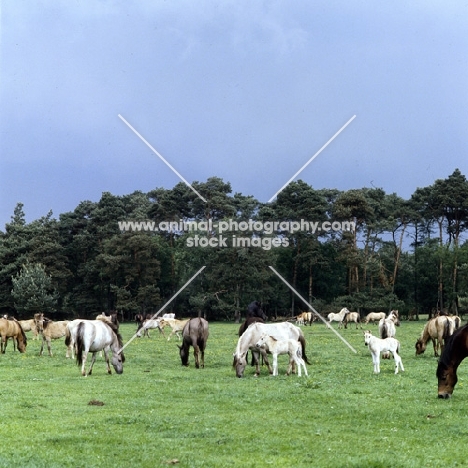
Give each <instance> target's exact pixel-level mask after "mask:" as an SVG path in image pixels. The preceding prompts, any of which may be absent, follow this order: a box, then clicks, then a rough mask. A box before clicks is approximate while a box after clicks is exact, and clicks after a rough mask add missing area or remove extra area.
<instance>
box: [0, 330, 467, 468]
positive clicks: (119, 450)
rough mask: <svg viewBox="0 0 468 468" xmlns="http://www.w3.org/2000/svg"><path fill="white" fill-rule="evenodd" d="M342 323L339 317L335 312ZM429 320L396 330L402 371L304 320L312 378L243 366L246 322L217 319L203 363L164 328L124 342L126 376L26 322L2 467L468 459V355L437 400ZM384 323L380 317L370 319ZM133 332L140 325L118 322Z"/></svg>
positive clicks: (7, 360)
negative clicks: (241, 370) (91, 362)
mask: <svg viewBox="0 0 468 468" xmlns="http://www.w3.org/2000/svg"><path fill="white" fill-rule="evenodd" d="M334 326H335V327H336V326H337V324H334ZM423 326H424V322H423V321H420V322H405V321H403V322H402V324H401V326H400V327H399V328H398V329H397V338H398V339H399V340H400V341H401V344H402V350H401V356H402V359H403V363H404V366H405V372H403V373H400V374H398V375H394V361H393V359H392V360H390V361H382V362H381V373H380V374H379V375H374V374H373V366H372V360H371V356H370V353H369V351H368V350H367V348H366V347H365V346H364V339H363V333H362V331H361V330H356V329H355V328H354V326H351V327H350V328H348V329H346V330H341V331H340V332H341V333H342V335H343V336H344V337H345V338H346V340H348V341H349V343H350V344H351V345H352V346H353V347H354V348H355V349H356V350H357V354H354V353H353V352H352V351H351V350H350V349H349V348H348V347H346V346H345V344H344V343H343V342H342V341H340V340H339V339H338V338H337V337H336V336H335V335H334V334H333V333H332V332H331V331H330V330H327V329H326V327H325V326H324V325H323V324H321V323H314V324H313V325H312V326H311V327H308V326H307V327H303V330H304V333H305V336H306V339H307V355H308V357H309V360H310V361H311V364H310V365H309V366H308V371H309V377H304V376H303V377H301V378H299V377H297V376H296V375H292V376H286V375H284V373H285V370H286V367H287V357H286V356H280V357H279V372H280V375H279V376H278V377H271V376H269V375H267V371H266V368H265V367H264V368H263V369H262V374H261V375H260V377H258V378H256V377H254V375H253V374H254V370H253V368H251V367H248V368H246V372H245V376H244V378H242V379H238V378H236V377H235V373H234V371H233V369H232V353H233V351H234V349H235V346H236V343H237V335H236V334H237V330H238V327H239V325H236V324H234V323H211V324H210V337H209V340H208V346H207V351H206V356H205V363H206V367H205V368H204V369H195V367H194V360H193V356H191V357H190V366H189V367H188V368H185V367H182V366H181V363H180V358H179V353H178V349H177V347H176V343H177V341H176V340H175V339H174V338H172V339H171V341H170V342H168V341H166V340H165V339H164V338H163V337H162V336H160V335H159V334H158V332H157V331H153V332H152V334H151V338H150V339H148V338H139V339H135V340H134V341H132V343H130V344H129V346H128V347H127V348H126V349H125V357H126V362H125V365H124V372H123V374H122V375H117V374H115V373H113V374H112V375H108V374H107V373H106V368H105V364H104V362H103V360H102V358H98V360H97V362H96V364H95V366H94V369H93V375H92V376H89V377H86V378H84V377H81V375H80V371H79V368H78V367H77V365H76V363H75V362H74V361H72V360H71V359H68V360H67V359H66V358H65V346H64V343H63V339H61V340H56V341H54V342H53V343H52V349H53V351H54V356H53V357H49V356H47V355H44V356H42V357H40V356H39V355H38V354H39V349H40V342H39V341H35V340H32V338H31V336H30V335H29V334H28V347H27V351H26V353H25V354H20V353H18V352H13V347H12V343H11V342H10V343H9V345H8V348H7V350H6V354H4V355H1V356H0V382H1V394H2V396H1V408H2V410H1V428H2V430H1V433H2V437H1V443H0V466H8V467H11V466H21V467H48V468H49V467H75V468H76V467H107V466H109V467H128V466H135V467H154V466H170V465H174V466H180V467H202V466H203V467H224V466H229V467H237V466H239V467H241V466H242V467H263V466H281V467H302V466H304V467H310V466H314V467H424V466H427V467H438V466H441V467H442V466H444V467H445V466H466V465H467V464H468V460H467V457H466V452H465V451H464V447H465V443H466V438H467V435H468V411H467V409H468V386H465V385H464V382H465V379H466V375H467V372H466V365H465V364H464V363H462V365H461V366H460V369H459V382H458V384H457V386H456V387H455V391H454V396H453V398H452V399H450V400H440V399H438V398H437V380H436V377H435V371H436V366H437V359H436V358H435V357H434V355H433V351H432V345H430V347H428V349H427V350H426V353H425V354H424V355H422V356H415V350H414V344H415V341H416V338H417V337H418V336H419V334H420V332H421V330H422V328H423ZM367 327H368V328H370V329H371V330H373V331H374V333H375V334H377V326H375V325H369V326H367ZM121 332H122V335H123V337H124V341H125V342H126V341H127V340H128V339H130V338H131V337H132V335H133V333H134V332H135V325H134V324H130V323H128V324H122V325H121Z"/></svg>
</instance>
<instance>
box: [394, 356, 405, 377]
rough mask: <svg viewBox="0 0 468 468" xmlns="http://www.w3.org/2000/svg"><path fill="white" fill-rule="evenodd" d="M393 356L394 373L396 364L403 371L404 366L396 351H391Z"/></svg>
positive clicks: (396, 370)
mask: <svg viewBox="0 0 468 468" xmlns="http://www.w3.org/2000/svg"><path fill="white" fill-rule="evenodd" d="M393 358H394V359H395V374H398V366H400V369H401V370H402V371H404V370H405V368H404V367H403V361H402V360H401V357H400V356H399V354H398V353H397V352H396V351H393Z"/></svg>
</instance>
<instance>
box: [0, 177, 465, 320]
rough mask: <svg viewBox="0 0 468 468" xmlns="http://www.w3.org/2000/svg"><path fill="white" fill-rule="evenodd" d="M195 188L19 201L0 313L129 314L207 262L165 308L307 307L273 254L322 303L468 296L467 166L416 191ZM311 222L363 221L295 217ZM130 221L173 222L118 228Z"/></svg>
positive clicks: (425, 310)
mask: <svg viewBox="0 0 468 468" xmlns="http://www.w3.org/2000/svg"><path fill="white" fill-rule="evenodd" d="M193 187H194V188H195V189H196V190H197V192H198V193H200V194H201V195H202V196H203V198H205V200H206V202H204V201H203V200H201V199H200V198H199V197H198V196H197V195H196V194H195V193H194V192H193V191H192V190H190V188H189V187H187V186H186V185H185V184H183V183H179V184H177V185H176V186H175V187H174V188H172V189H164V188H156V189H154V190H152V191H150V192H148V193H143V192H140V191H136V192H134V193H132V194H129V195H124V196H116V195H112V194H111V193H108V192H105V193H103V194H102V197H101V199H100V200H99V201H98V202H92V201H83V202H81V203H79V205H78V206H77V207H76V208H75V209H74V211H72V212H68V213H63V214H60V215H59V217H58V219H56V218H54V217H53V214H52V213H51V212H49V213H48V214H47V215H46V216H44V217H42V218H40V219H37V220H35V221H32V222H30V223H27V222H26V221H25V213H24V211H23V208H24V207H23V205H22V204H21V203H18V204H17V206H16V207H15V210H14V213H13V215H12V217H11V221H10V222H9V223H7V224H6V225H5V229H4V230H3V231H0V298H1V302H0V304H1V312H2V313H3V314H10V315H16V316H19V317H24V316H31V314H33V313H35V312H38V311H41V312H44V313H46V314H48V315H49V316H51V317H57V318H58V317H70V318H72V317H83V318H86V317H92V316H94V315H96V314H97V313H100V312H103V311H104V312H105V311H113V310H115V311H118V312H120V313H121V314H122V315H123V317H125V319H128V320H130V319H133V317H134V316H135V314H137V313H140V314H147V313H150V314H152V313H155V312H156V311H158V310H159V308H161V307H162V306H163V305H164V304H165V303H166V302H167V301H168V300H169V299H171V298H172V297H173V296H174V294H176V293H177V292H178V291H179V289H180V288H181V287H182V286H183V285H184V284H185V283H186V282H187V281H188V280H189V278H191V277H192V276H193V274H194V273H195V272H196V271H198V270H199V269H200V268H201V267H202V266H205V269H204V270H203V272H202V273H201V274H200V275H199V276H198V277H197V278H196V279H195V280H194V281H193V282H192V283H190V284H189V285H188V286H187V287H186V288H185V289H184V290H183V291H181V292H180V293H179V294H178V295H177V297H176V298H175V299H174V300H173V301H172V302H171V304H170V305H169V306H168V309H167V310H165V312H175V313H176V314H177V315H178V316H180V317H188V316H193V315H198V314H202V315H204V316H205V317H206V318H208V319H210V320H233V319H235V318H239V317H240V315H243V314H244V313H245V310H246V307H247V305H248V304H249V303H250V302H252V301H253V300H258V301H261V302H262V304H263V305H264V309H265V311H266V312H267V315H269V316H270V317H278V316H281V317H284V316H293V315H297V314H298V313H299V312H300V311H302V310H306V309H307V306H306V305H305V304H304V303H302V301H300V299H298V298H297V296H296V295H295V294H294V293H293V292H292V291H291V290H290V289H289V288H287V287H286V286H285V285H284V284H283V283H282V282H281V281H280V280H279V279H278V277H277V276H276V275H274V274H273V273H272V271H271V269H270V268H269V266H273V267H274V268H275V270H276V271H278V272H279V273H280V274H281V275H282V277H283V278H284V279H285V280H286V281H287V282H288V283H289V284H290V285H291V286H292V287H293V288H294V289H295V290H297V291H298V292H299V293H300V294H301V295H302V296H303V297H304V298H306V299H307V301H308V302H309V303H310V304H311V305H312V306H313V307H314V308H315V309H316V310H318V311H319V312H321V313H323V314H326V313H328V312H330V311H335V312H337V309H340V308H341V307H344V306H346V307H348V309H350V310H357V311H359V312H361V313H367V312H369V311H389V310H391V309H398V310H399V311H400V314H402V315H407V316H409V317H415V318H417V317H418V316H419V314H429V315H431V314H433V313H434V312H435V311H436V310H446V311H448V312H450V313H464V312H465V310H466V309H467V308H468V299H467V298H468V243H467V242H466V241H465V240H464V238H463V235H464V233H465V231H466V229H467V228H468V181H467V179H466V177H465V176H464V175H463V174H462V173H461V172H460V171H459V170H458V169H456V170H455V171H454V172H453V173H452V174H451V175H450V176H449V177H447V178H446V179H438V180H436V181H435V182H434V183H433V184H432V185H430V186H428V187H424V188H417V189H416V190H415V192H414V193H413V194H412V195H411V197H410V198H409V199H403V198H401V197H399V196H398V195H397V194H395V193H392V194H387V193H385V191H384V190H383V189H381V188H361V189H353V190H347V191H340V190H337V189H321V190H316V189H314V188H313V187H311V186H310V185H308V184H306V183H305V182H303V181H301V180H299V181H297V182H292V183H291V184H289V185H288V186H287V187H286V188H285V189H284V190H283V191H282V192H280V193H279V194H278V196H277V199H276V200H275V201H274V202H272V203H260V202H259V201H258V200H256V199H255V198H254V197H252V196H245V195H242V194H240V193H232V188H231V185H230V183H228V182H225V181H223V180H222V179H220V178H217V177H212V178H209V179H208V180H207V181H206V182H195V183H194V184H193ZM301 220H303V221H304V222H305V221H307V222H309V221H310V222H314V223H318V225H322V224H321V223H327V222H328V224H327V225H328V226H330V225H331V223H335V225H336V223H337V222H348V223H349V222H351V223H352V224H353V225H354V226H355V229H354V230H333V229H328V230H325V229H322V230H318V229H315V230H311V229H309V230H306V229H299V230H291V229H288V228H287V226H288V225H289V226H290V224H288V223H292V222H296V223H298V222H300V221H301ZM128 221H134V222H142V223H144V222H154V223H153V225H154V226H159V225H160V223H165V224H163V225H164V226H166V225H167V226H170V224H169V223H172V228H171V229H161V230H155V229H151V230H144V229H141V230H138V229H136V228H135V229H133V230H129V229H127V230H121V227H122V222H128ZM119 222H120V225H119ZM221 222H223V223H224V224H222V225H221V226H222V227H223V229H222V232H220V231H221V228H220V224H219V223H221ZM203 223H204V224H203ZM240 223H243V224H242V225H241V224H240ZM249 223H250V224H249ZM255 223H256V224H255ZM267 223H268V224H267ZM275 223H276V224H275ZM143 225H144V224H141V223H140V226H143ZM316 225H317V224H316ZM135 226H136V225H135ZM177 226H179V227H177ZM184 226H186V227H187V229H184ZM188 226H190V228H189V227H188ZM194 226H195V227H197V228H198V230H196V229H193V227H194ZM204 226H209V228H207V229H202V228H203V227H204ZM241 226H242V230H240V227H241ZM256 226H269V227H270V226H274V227H275V228H276V229H274V231H272V230H271V229H270V230H269V231H267V232H265V231H266V230H265V229H264V230H258V229H254V228H255V227H256Z"/></svg>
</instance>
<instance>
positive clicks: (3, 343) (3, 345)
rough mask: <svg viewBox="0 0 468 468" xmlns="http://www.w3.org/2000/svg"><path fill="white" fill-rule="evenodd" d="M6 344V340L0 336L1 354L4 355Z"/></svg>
mask: <svg viewBox="0 0 468 468" xmlns="http://www.w3.org/2000/svg"><path fill="white" fill-rule="evenodd" d="M7 343H8V338H7V337H6V336H2V344H1V346H0V348H1V351H2V354H5V349H6V345H7Z"/></svg>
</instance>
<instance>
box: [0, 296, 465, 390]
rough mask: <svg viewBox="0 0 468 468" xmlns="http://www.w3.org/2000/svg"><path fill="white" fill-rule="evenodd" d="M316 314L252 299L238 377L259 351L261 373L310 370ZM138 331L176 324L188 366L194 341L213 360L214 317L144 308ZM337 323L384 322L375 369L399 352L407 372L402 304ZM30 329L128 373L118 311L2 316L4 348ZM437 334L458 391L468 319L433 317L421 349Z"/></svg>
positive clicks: (444, 385) (441, 374)
mask: <svg viewBox="0 0 468 468" xmlns="http://www.w3.org/2000/svg"><path fill="white" fill-rule="evenodd" d="M315 319H316V317H315V313H312V312H303V313H301V314H299V315H298V316H296V317H294V319H293V321H295V324H293V323H291V321H284V322H276V323H266V321H267V317H266V315H265V313H264V312H263V310H262V307H261V304H260V303H259V302H258V301H254V302H252V303H251V304H250V305H249V306H248V308H247V314H246V320H245V321H244V322H243V323H242V324H241V326H240V328H239V332H238V336H239V338H238V341H237V346H236V349H235V351H234V353H233V368H234V369H235V373H236V376H237V377H242V376H243V375H244V370H245V368H246V367H247V365H248V361H249V359H248V354H249V352H250V353H251V361H250V363H251V365H252V366H255V376H258V375H259V374H260V363H261V361H262V362H263V363H264V364H265V365H266V366H267V367H268V371H269V373H270V374H272V375H273V376H276V375H278V356H279V355H283V354H284V355H286V354H287V355H288V356H289V365H288V370H287V375H289V374H290V373H291V372H297V374H298V376H299V377H300V376H301V375H302V371H303V372H304V374H305V376H307V375H308V372H307V367H306V364H310V362H309V360H308V358H307V355H306V340H305V337H304V333H303V331H302V329H301V326H304V325H307V324H309V325H311V324H312V322H313V321H314V320H315ZM135 321H136V323H137V331H136V333H135V335H134V337H141V336H148V337H149V336H150V335H149V333H150V330H156V329H157V330H158V332H159V333H160V334H162V335H163V336H164V337H165V333H164V329H165V328H166V327H170V328H171V333H170V334H169V336H168V338H167V339H168V340H170V339H171V337H172V336H174V335H176V337H177V339H178V340H181V342H182V343H181V345H177V346H178V348H179V355H180V359H181V363H182V365H184V366H188V361H189V351H190V347H192V348H193V354H194V359H195V367H196V368H200V367H202V368H203V367H204V366H205V348H206V344H207V341H208V337H209V324H208V322H207V321H206V320H205V319H204V318H201V317H197V318H192V319H187V320H178V319H176V318H175V314H164V315H163V316H162V317H154V316H151V315H149V314H148V315H146V316H143V315H140V314H137V315H136V317H135ZM332 322H338V328H341V327H344V328H347V326H348V324H350V323H354V324H355V326H356V329H357V328H358V327H359V328H361V329H362V324H363V323H364V324H368V323H374V324H375V323H378V336H376V335H374V334H373V333H372V332H371V331H370V330H365V331H364V332H363V333H364V344H365V345H366V346H367V347H368V349H369V351H370V354H371V357H372V363H373V368H374V373H376V374H378V373H380V359H381V358H382V359H389V358H390V354H392V355H393V358H394V361H395V374H397V373H398V371H399V370H401V371H404V367H403V362H402V359H401V356H400V354H399V353H400V342H399V341H398V339H397V338H396V327H398V326H399V325H400V320H399V314H398V311H397V310H392V311H390V312H389V313H388V314H385V313H384V312H371V313H369V314H368V315H367V316H366V317H365V319H364V320H362V321H361V318H360V314H359V313H357V312H350V311H349V310H348V309H347V308H346V307H344V308H343V309H341V311H340V312H339V313H330V314H328V316H327V321H326V326H327V327H331V326H332V325H331V324H332ZM25 332H32V333H33V335H34V338H35V339H38V338H39V336H42V345H41V349H40V352H39V354H40V355H42V354H43V352H44V345H46V346H47V349H48V353H49V355H50V356H52V355H53V353H52V349H51V342H52V340H55V339H58V338H63V337H65V345H66V347H67V351H66V357H67V358H68V357H71V358H76V361H77V364H78V365H79V366H81V374H82V375H83V376H87V375H91V373H92V369H93V365H94V363H95V361H96V355H97V353H99V352H101V353H102V355H103V356H104V360H105V363H106V366H107V372H108V373H109V374H110V373H112V371H111V367H110V365H111V364H112V366H113V368H114V370H115V372H116V373H117V374H121V373H122V372H123V364H124V362H125V356H124V353H123V349H124V348H125V346H124V344H123V341H122V336H121V335H120V333H119V322H118V320H117V314H115V313H114V314H110V315H106V314H100V315H98V316H97V317H96V319H95V320H84V319H76V320H71V321H69V320H64V321H52V320H50V319H48V318H46V317H44V314H42V313H37V314H34V317H33V318H32V319H29V320H16V319H15V318H11V317H8V316H4V317H3V318H0V336H1V348H0V349H1V353H2V354H3V353H5V350H6V347H7V344H8V340H9V339H11V340H12V341H13V347H14V349H15V350H16V349H18V351H19V352H22V353H23V352H25V351H26V344H27V338H26V334H25ZM429 341H432V344H433V349H434V356H436V357H439V362H438V366H437V372H436V375H437V378H438V397H439V398H450V397H451V396H452V393H453V389H454V387H455V385H456V383H457V373H456V372H457V368H458V366H459V365H460V363H461V361H462V360H463V359H464V358H465V357H467V356H468V324H467V325H465V326H463V327H462V326H461V320H460V317H458V316H448V315H438V316H436V317H434V318H432V319H430V320H428V321H427V322H426V324H425V326H424V328H423V330H422V332H421V335H420V337H419V338H418V339H417V341H416V344H415V348H416V354H417V355H419V354H422V353H424V351H425V350H426V347H427V344H428V342H429ZM88 353H91V354H92V357H91V362H90V364H89V368H88V370H86V363H87V357H88ZM268 355H272V356H273V367H271V366H270V363H269V360H268Z"/></svg>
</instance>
